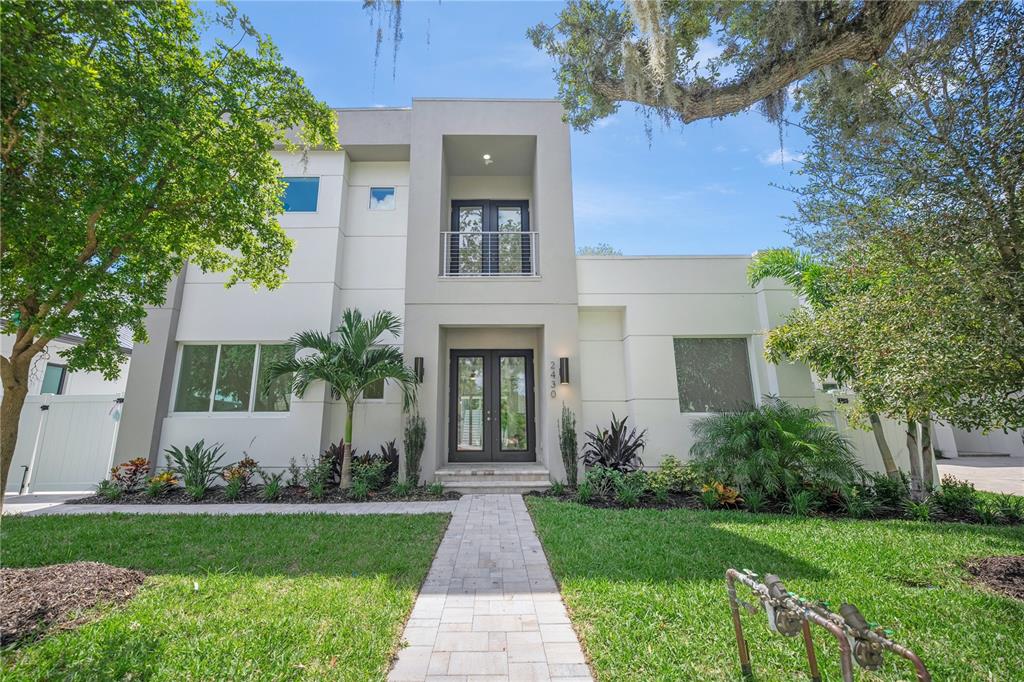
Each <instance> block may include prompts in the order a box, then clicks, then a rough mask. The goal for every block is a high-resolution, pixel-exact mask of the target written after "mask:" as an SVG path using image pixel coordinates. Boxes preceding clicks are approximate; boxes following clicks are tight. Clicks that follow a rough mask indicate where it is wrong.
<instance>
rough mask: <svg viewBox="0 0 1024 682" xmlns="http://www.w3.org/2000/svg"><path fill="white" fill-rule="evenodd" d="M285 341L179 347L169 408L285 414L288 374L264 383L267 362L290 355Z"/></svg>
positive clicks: (288, 401) (183, 410) (271, 362)
mask: <svg viewBox="0 0 1024 682" xmlns="http://www.w3.org/2000/svg"><path fill="white" fill-rule="evenodd" d="M291 352H292V351H291V346H289V345H287V344H262V343H261V344H254V343H225V344H211V345H194V344H188V345H185V346H182V348H181V363H180V364H179V366H178V386H177V389H176V391H175V394H174V411H175V412H238V413H248V412H287V411H288V408H289V404H290V400H291V378H290V377H288V376H283V377H278V378H277V379H275V380H274V382H273V383H272V384H271V385H270V386H269V387H266V386H265V382H266V378H267V375H268V371H269V368H270V366H271V365H272V364H273V363H274V362H277V361H280V360H286V359H288V357H289V356H290V355H291Z"/></svg>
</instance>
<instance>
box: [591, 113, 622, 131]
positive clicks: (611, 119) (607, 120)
mask: <svg viewBox="0 0 1024 682" xmlns="http://www.w3.org/2000/svg"><path fill="white" fill-rule="evenodd" d="M618 122H619V121H618V116H617V115H616V114H612V115H611V116H605V117H604V118H599V119H597V120H596V121H594V127H595V128H607V127H608V126H610V125H613V124H615V123H618Z"/></svg>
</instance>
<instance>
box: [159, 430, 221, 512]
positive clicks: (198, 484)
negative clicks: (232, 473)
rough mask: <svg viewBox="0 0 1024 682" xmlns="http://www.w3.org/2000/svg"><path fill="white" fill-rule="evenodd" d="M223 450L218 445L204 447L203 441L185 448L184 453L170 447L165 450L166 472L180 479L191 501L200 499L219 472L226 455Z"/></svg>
mask: <svg viewBox="0 0 1024 682" xmlns="http://www.w3.org/2000/svg"><path fill="white" fill-rule="evenodd" d="M223 449H224V446H223V445H222V444H220V443H217V444H215V445H211V446H210V447H206V442H205V441H204V440H201V441H199V442H198V443H196V444H195V445H192V446H191V447H189V446H186V447H185V451H184V452H182V451H181V450H179V449H178V448H177V447H170V448H168V449H167V450H165V452H166V453H167V470H168V471H170V472H172V473H175V474H177V475H178V476H180V477H181V481H182V483H183V484H184V486H185V492H187V493H188V494H189V496H190V497H192V499H195V500H199V499H202V497H203V496H204V495H206V491H207V490H208V489H209V488H210V486H211V485H212V484H213V481H214V479H216V478H217V475H218V473H219V472H220V468H221V467H220V466H219V465H220V460H222V459H223V458H224V455H225V454H226V453H225V452H224V451H223Z"/></svg>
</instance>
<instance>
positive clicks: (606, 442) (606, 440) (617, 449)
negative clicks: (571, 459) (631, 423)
mask: <svg viewBox="0 0 1024 682" xmlns="http://www.w3.org/2000/svg"><path fill="white" fill-rule="evenodd" d="M627 419H628V417H623V418H622V419H616V418H615V415H614V414H612V423H611V427H610V428H607V429H602V428H601V427H597V431H587V433H586V434H585V435H586V439H587V442H586V443H585V444H584V445H583V462H584V463H585V464H586V465H587V466H592V467H604V468H606V469H614V470H615V471H619V472H622V473H629V472H631V471H636V470H637V469H640V468H641V467H643V465H644V463H643V461H641V459H640V452H642V451H643V449H644V445H645V444H646V437H647V430H646V429H645V430H643V431H641V432H640V433H637V431H636V429H635V428H633V429H629V430H627V428H626V420H627Z"/></svg>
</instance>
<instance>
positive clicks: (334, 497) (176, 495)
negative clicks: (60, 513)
mask: <svg viewBox="0 0 1024 682" xmlns="http://www.w3.org/2000/svg"><path fill="white" fill-rule="evenodd" d="M460 497H462V495H460V494H459V493H457V492H452V491H449V492H445V493H444V494H443V495H440V496H439V495H432V494H430V493H429V492H427V489H426V488H417V489H416V490H414V491H413V492H412V493H411V494H409V495H408V496H406V497H399V496H397V495H392V494H391V493H389V492H387V491H386V490H381V491H377V492H371V493H370V496H369V498H367V499H365V500H353V499H351V498H349V497H348V495H347V494H346V493H345V492H343V491H342V490H340V489H339V488H328V489H327V491H326V493H325V494H324V497H323V499H320V500H314V499H313V498H311V497H310V496H309V495H308V494H307V493H306V489H305V488H302V487H299V486H288V487H286V488H281V493H280V495H278V497H277V499H276V500H273V501H267V500H265V499H263V494H262V491H261V490H260V488H259V487H258V486H254V487H252V488H249V489H248V490H246V491H245V492H243V493H242V494H241V495H240V496H239V497H238V498H237V499H234V500H229V499H227V498H226V497H224V488H223V487H216V488H210V489H209V490H208V491H207V493H206V496H205V497H203V499H201V500H193V499H192V498H191V497H189V496H188V494H187V493H186V492H185V489H184V488H175V489H173V490H171V491H170V492H168V493H165V494H163V495H161V496H160V497H150V496H149V495H147V494H146V493H145V492H144V491H139V492H135V493H130V494H126V495H122V496H121V497H120V498H118V499H116V500H109V499H107V498H106V497H103V496H102V495H89V496H88V497H82V498H79V499H77V500H68V501H67V504H323V503H329V504H344V503H349V502H438V501H443V500H457V499H459V498H460Z"/></svg>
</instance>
